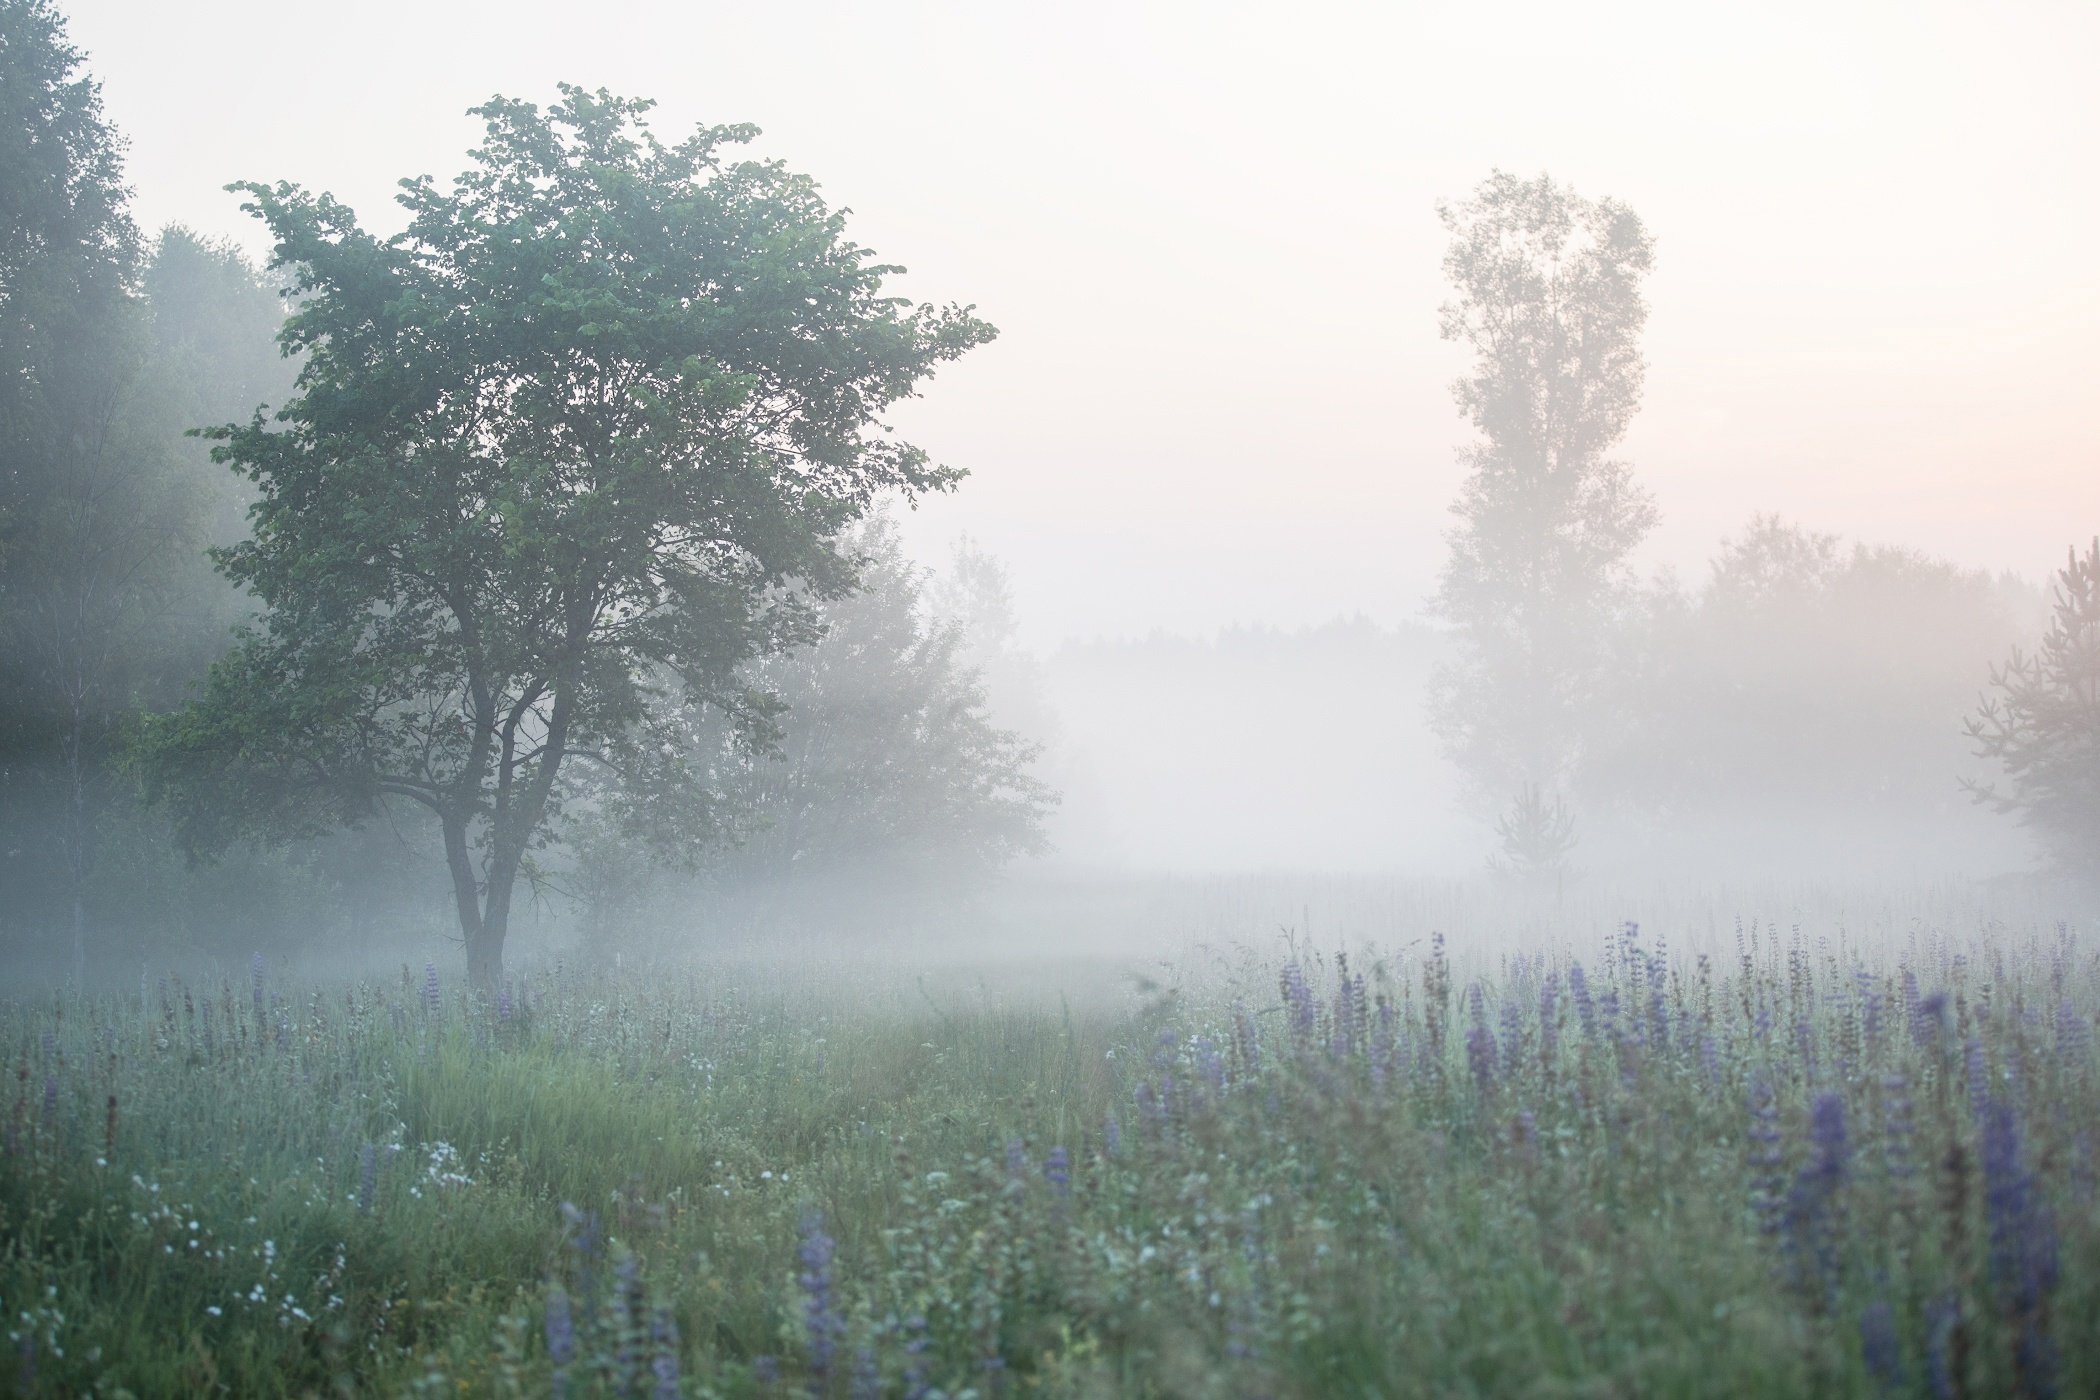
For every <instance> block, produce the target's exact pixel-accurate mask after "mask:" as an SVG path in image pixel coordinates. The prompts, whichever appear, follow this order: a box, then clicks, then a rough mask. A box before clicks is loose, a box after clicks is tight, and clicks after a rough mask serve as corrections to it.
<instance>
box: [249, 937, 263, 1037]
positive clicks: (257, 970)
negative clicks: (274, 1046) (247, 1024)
mask: <svg viewBox="0 0 2100 1400" xmlns="http://www.w3.org/2000/svg"><path fill="white" fill-rule="evenodd" d="M248 978H249V981H250V982H252V983H253V984H254V992H255V1024H256V1027H257V1028H258V1029H260V1028H261V1026H262V1024H263V955H262V954H261V953H257V954H256V955H255V956H254V957H252V958H250V959H249V960H248Z"/></svg>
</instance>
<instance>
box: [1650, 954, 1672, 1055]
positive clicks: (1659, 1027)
mask: <svg viewBox="0 0 2100 1400" xmlns="http://www.w3.org/2000/svg"><path fill="white" fill-rule="evenodd" d="M1666 972H1667V969H1666V968H1665V966H1664V964H1663V958H1662V954H1660V953H1657V954H1656V955H1655V956H1654V957H1652V958H1650V959H1648V1034H1649V1036H1650V1038H1651V1039H1653V1040H1654V1042H1655V1048H1656V1050H1657V1051H1658V1052H1661V1051H1664V1050H1667V1049H1669V1048H1670V1008H1669V1007H1668V1006H1667V1005H1666V1004H1665V1003H1664V1001H1663V985H1664V979H1665V974H1666Z"/></svg>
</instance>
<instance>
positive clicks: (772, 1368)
mask: <svg viewBox="0 0 2100 1400" xmlns="http://www.w3.org/2000/svg"><path fill="white" fill-rule="evenodd" d="M751 1378H752V1379H753V1380H755V1381H757V1382H758V1383H759V1384H760V1385H771V1384H773V1382H775V1381H777V1380H779V1379H780V1358H779V1357H777V1356H774V1355H773V1354H772V1353H771V1352H765V1353H761V1354H760V1355H758V1356H754V1357H752V1358H751Z"/></svg>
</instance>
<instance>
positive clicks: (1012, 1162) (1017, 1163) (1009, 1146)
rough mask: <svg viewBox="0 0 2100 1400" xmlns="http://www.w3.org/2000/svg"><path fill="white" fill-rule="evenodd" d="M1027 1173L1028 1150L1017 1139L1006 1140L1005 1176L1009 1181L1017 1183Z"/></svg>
mask: <svg viewBox="0 0 2100 1400" xmlns="http://www.w3.org/2000/svg"><path fill="white" fill-rule="evenodd" d="M1027 1173H1028V1149H1027V1148H1026V1147H1024V1146H1022V1144H1021V1140H1020V1139H1019V1138H1008V1139H1007V1140H1006V1175H1007V1179H1008V1180H1011V1181H1019V1180H1020V1179H1021V1178H1022V1177H1023V1176H1025V1175H1027Z"/></svg>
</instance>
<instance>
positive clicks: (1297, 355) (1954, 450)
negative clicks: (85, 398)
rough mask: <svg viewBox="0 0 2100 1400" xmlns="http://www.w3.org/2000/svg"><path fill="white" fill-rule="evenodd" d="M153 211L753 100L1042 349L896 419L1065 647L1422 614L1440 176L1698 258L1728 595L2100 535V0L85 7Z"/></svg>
mask: <svg viewBox="0 0 2100 1400" xmlns="http://www.w3.org/2000/svg"><path fill="white" fill-rule="evenodd" d="M71 14H72V17H73V21H72V28H73V34H74V37H75V39H76V41H77V42H79V43H80V44H81V45H82V46H83V47H84V48H86V49H87V50H88V51H89V56H90V62H91V65H92V68H93V71H94V72H95V73H96V74H97V75H98V76H99V77H100V78H101V79H102V80H103V83H104V95H105V100H106V102H107V105H108V109H109V112H110V114H111V115H112V116H113V117H114V118H115V120H116V121H117V123H118V124H119V125H120V126H121V127H122V128H123V130H124V131H125V132H126V133H127V134H128V136H129V137H130V141H131V158H130V175H131V180H132V183H133V184H134V186H135V188H136V190H137V199H138V205H137V207H138V213H139V215H140V218H141V222H142V223H144V224H145V225H146V226H148V227H149V228H150V227H153V226H155V225H157V224H159V223H161V222H164V221H167V220H181V221H184V222H187V223H189V224H191V225H193V226H195V227H197V228H199V229H201V230H205V231H208V232H231V233H236V234H238V235H240V236H241V237H243V238H244V240H246V241H249V242H250V243H251V244H253V243H254V236H253V233H252V231H251V230H249V229H246V228H244V227H243V224H244V223H245V220H244V219H243V217H242V216H241V215H240V214H239V213H238V211H237V209H236V201H235V200H234V199H233V198H232V197H231V196H228V195H226V194H224V193H222V192H221V191H220V189H219V187H220V186H221V185H223V184H224V183H225V182H227V181H229V180H233V179H267V180H276V179H290V180H294V181H297V182H299V183H301V184H305V185H308V186H311V187H314V188H318V189H326V190H330V191H332V192H334V193H335V194H336V195H338V196H339V197H341V198H343V199H345V200H347V201H349V202H350V203H351V204H353V205H354V206H355V207H356V208H357V209H358V210H359V211H360V213H361V214H362V215H363V216H364V217H365V219H366V221H367V223H368V225H370V226H374V227H380V228H385V229H389V230H390V229H392V228H394V227H396V226H398V219H397V217H396V212H395V210H394V209H393V207H392V206H391V204H390V202H389V201H390V198H391V194H392V182H393V180H394V179H396V178H397V177H399V176H403V175H411V174H423V173H429V174H433V175H436V176H438V177H440V178H441V179H445V178H449V177H450V176H451V175H452V174H454V173H455V172H456V171H458V170H459V169H460V168H461V167H462V166H463V165H464V163H465V161H464V152H465V150H466V148H467V147H468V146H469V145H470V144H472V143H473V141H474V139H475V137H476V135H477V129H476V125H475V123H474V122H473V121H472V120H471V119H469V118H467V117H465V116H464V115H462V114H463V111H464V109H465V108H466V107H468V106H469V105H472V104H474V103H476V102H479V101H481V100H483V99H485V98H486V97H488V96H489V95H490V94H492V93H496V92H501V93H504V94H506V95H509V96H516V97H525V98H530V99H534V100H546V99H549V98H551V97H552V96H553V95H554V85H555V83H556V82H557V81H561V80H569V81H574V82H579V83H583V84H585V85H588V86H592V87H597V86H604V87H609V88H611V89H613V90H614V91H616V92H621V93H625V94H628V95H635V96H648V97H655V98H657V99H659V101H660V102H661V107H660V108H659V111H658V114H657V122H656V124H657V126H658V129H659V130H660V131H661V132H662V133H663V134H664V135H666V136H667V137H675V136H677V135H679V134H682V133H683V132H684V130H686V129H687V128H689V127H690V125H692V124H693V123H696V122H702V121H705V122H730V121H752V122H756V123H758V124H759V125H760V126H762V127H763V128H765V135H764V137H763V138H762V139H761V142H760V143H759V146H758V149H759V151H761V152H762V153H763V154H766V155H771V156H779V157H781V158H783V159H785V160H787V161H788V162H789V163H790V164H791V165H792V166H794V167H796V168H798V169H801V170H804V171H806V172H808V173H810V174H811V175H813V176H815V177H816V178H817V179H818V180H819V181H820V182H821V183H822V184H823V186H824V188H825V191H826V193H827V194H828V196H829V197H830V198H831V199H832V200H833V201H834V202H836V203H839V204H843V205H846V206H849V207H850V208H852V209H853V211H854V214H855V217H854V220H853V225H852V227H853V231H854V234H855V236H856V237H857V238H858V239H859V240H860V241H861V242H863V243H865V244H867V245H869V246H871V247H872V248H874V249H875V250H876V251H877V252H879V253H880V254H882V255H883V257H884V258H885V259H886V260H889V261H895V262H901V263H904V264H907V265H908V266H909V267H910V268H911V274H910V276H909V277H908V278H907V279H905V281H904V283H903V285H902V287H901V290H903V291H904V292H906V293H907V294H909V295H913V296H916V297H921V298H925V299H932V300H941V301H947V300H951V299H952V300H961V301H969V302H975V303H976V304H977V306H978V307H979V309H980V311H981V313H982V314H983V315H985V316H986V317H987V318H989V319H990V320H991V321H993V322H994V323H995V324H997V325H998V326H999V327H1000V329H1001V331H1002V335H1001V338H1000V340H999V341H998V342H997V343H996V344H994V345H992V346H990V347H987V348H985V349H983V350H980V351H978V352H976V353H975V354H973V355H972V356H971V357H970V358H969V359H967V360H966V361H964V362H963V363H961V364H958V365H956V366H953V367H951V368H950V369H948V370H947V371H946V372H944V374H943V375H942V376H941V377H940V378H939V379H937V380H936V381H934V383H933V384H932V385H931V386H930V387H929V388H928V391H927V393H926V396H925V398H924V399H923V400H922V401H919V402H916V403H913V404H910V405H908V406H907V407H906V409H905V410H904V411H902V412H901V413H900V414H898V415H897V421H899V422H900V423H901V424H903V425H904V426H905V428H906V429H907V430H908V431H909V433H910V434H911V435H912V436H913V437H914V438H915V440H917V441H919V442H920V443H921V444H922V445H924V446H926V447H927V448H929V449H930V450H931V451H932V452H933V453H934V455H935V456H936V457H937V458H938V459H940V460H942V461H945V462H948V463H950V464H952V465H956V466H961V467H966V468H968V469H969V471H970V472H971V476H970V479H969V480H968V481H966V482H965V483H964V484H963V486H962V488H961V490H960V491H959V492H958V493H957V494H956V495H955V496H954V497H953V498H951V499H944V500H941V501H938V502H936V503H934V504H932V505H930V506H928V507H927V508H925V509H923V510H922V511H921V512H920V513H919V515H918V516H917V517H916V518H914V519H913V521H912V522H911V525H910V534H911V537H912V538H913V540H914V541H915V542H916V544H917V546H918V547H919V548H920V549H921V551H922V552H924V553H927V554H929V555H937V554H939V553H940V552H941V551H942V550H943V549H944V548H945V545H946V543H947V541H949V540H950V539H952V538H953V537H954V536H955V535H956V534H957V533H958V532H961V531H965V530H967V531H969V532H970V533H972V534H974V535H976V536H977V537H978V538H979V539H980V540H981V541H982V542H983V543H984V544H985V545H986V546H988V547H989V548H991V549H992V550H994V551H995V552H997V553H999V554H1001V555H1003V556H1004V557H1006V558H1007V559H1008V561H1009V563H1010V564H1011V566H1012V569H1013V573H1014V581H1015V584H1016V588H1017V592H1018V594H1019V601H1020V604H1021V610H1022V620H1023V624H1024V628H1025V635H1026V637H1027V638H1028V639H1029V640H1030V641H1031V642H1033V643H1034V644H1036V645H1038V646H1050V645H1055V644H1056V643H1057V642H1058V641H1060V640H1061V639H1063V638H1064V637H1067V636H1095V635H1101V634H1108V635H1133V634H1142V633H1145V632H1147V631H1150V630H1151V629H1153V628H1166V629H1170V630H1177V631H1183V632H1205V631H1210V630H1214V629H1216V628H1217V627H1219V626H1221V625H1225V624H1229V623H1235V622H1243V623H1244V622H1263V623H1271V624H1279V625H1287V626H1288V625H1296V624H1301V623H1307V622H1313V621H1319V620H1323V619H1326V618H1329V617H1332V616H1335V615H1337V614H1347V613H1356V612H1363V613H1367V614H1369V615H1370V616H1372V617H1374V618H1378V619H1383V620H1387V621H1397V620H1399V619H1402V618H1405V617H1409V616H1412V615H1415V614H1416V613H1417V612H1418V611H1419V609H1420V607H1421V604H1422V601H1423V599H1424V597H1425V595H1426V594H1427V593H1428V591H1429V590H1430V589H1431V587H1432V586H1433V584H1434V579H1435V575H1436V571H1437V568H1438V566H1439V564H1440V562H1441V559H1442V553H1443V545H1442V542H1441V535H1442V531H1443V530H1444V528H1445V525H1446V522H1447V516H1446V515H1445V506H1446V504H1447V503H1448V501H1449V500H1450V499H1451V497H1452V495H1453V493H1454V491H1455V489H1456V486H1457V482H1458V477H1459V473H1458V469H1457V467H1456V465H1455V464H1454V461H1453V450H1454V448H1455V447H1457V446H1458V445H1459V444H1461V443H1462V442H1464V441H1465V440H1466V433H1467V431H1468V430H1467V429H1466V428H1465V426H1464V425H1463V424H1462V423H1461V422H1460V420H1459V418H1458V417H1457V414H1456V411H1455V410H1454V409H1453V407H1452V405H1451V401H1450V398H1449V396H1448V393H1447V389H1446V385H1447V384H1448V382H1449V381H1450V380H1451V379H1452V378H1453V376H1454V375H1455V374H1456V373H1457V372H1458V370H1459V369H1460V367H1461V360H1460V359H1459V358H1458V352H1457V351H1456V350H1455V349H1454V348H1453V347H1451V346H1448V345H1446V344H1444V343H1442V342H1440V341H1439V340H1438V338H1437V334H1436V315H1435V312H1436V307H1437V305H1438V303H1439V302H1440V301H1441V300H1442V299H1443V297H1444V287H1443V284H1442V281H1441V275H1440V272H1439V267H1438V264H1439V259H1440V257H1441V254H1442V245H1443V234H1442V231H1441V229H1440V228H1439V226H1438V224H1437V221H1436V215H1435V206H1436V201H1437V200H1438V199H1439V198H1446V197H1461V196H1463V195H1464V194H1465V193H1466V192H1467V191H1468V190H1469V189H1470V188H1471V187H1472V186H1473V185H1474V184H1475V183H1476V182H1477V181H1479V180H1480V179H1481V178H1482V177H1483V176H1485V175H1486V174H1487V173H1488V172H1489V170H1490V169H1492V168H1494V167H1497V166H1500V167H1503V168H1505V169H1509V170H1512V171H1515V172H1517V173H1520V174H1526V175H1529V174H1532V173H1535V172H1537V171H1540V170H1547V171H1550V172H1552V173H1553V174H1554V175H1555V176H1556V177H1558V178H1560V179H1563V180H1566V181H1569V182H1571V183H1573V184H1574V185H1575V186H1576V187H1577V188H1578V189H1579V190H1580V191H1581V192H1583V193H1585V194H1588V195H1604V194H1609V195H1613V196H1616V197H1618V198H1620V199H1622V200H1624V201H1626V202H1627V203H1629V204H1631V205H1632V206H1633V207H1634V208H1635V209H1636V210H1637V211H1638V212H1639V213H1640V215H1641V216H1642V218H1643V219H1644V220H1646V222H1647V224H1648V226H1649V228H1650V230H1651V231H1652V232H1653V234H1654V235H1655V237H1656V240H1657V244H1658V264H1657V270H1656V272H1655V275H1654V277H1653V279H1652V281H1651V283H1650V299H1651V302H1652V305H1653V314H1652V317H1651V319H1650V322H1649V329H1648V334H1647V338H1646V349H1647V355H1648V359H1649V362H1650V366H1651V369H1650V375H1649V387H1648V394H1647V399H1646V407H1645V409H1644V411H1643V413H1642V415H1641V417H1640V418H1639V419H1638V420H1637V422H1636V426H1635V428H1634V430H1633V432H1632V434H1631V436H1630V437H1629V439H1628V441H1627V443H1626V445H1625V448H1624V451H1623V453H1622V455H1623V456H1625V457H1626V458H1627V459H1628V460H1630V461H1631V462H1632V463H1633V464H1634V466H1635V468H1636V471H1637V473H1638V475H1639V477H1640V479H1641V480H1642V481H1644V482H1645V483H1646V484H1647V485H1648V487H1649V488H1650V489H1651V490H1652V491H1653V492H1654V493H1655V495H1656V497H1657V498H1658V500H1659V502H1660V504H1661V507H1662V512H1663V524H1662V526H1661V528H1660V529H1659V530H1658V532H1657V534H1656V536H1655V537H1654V539H1653V540H1652V541H1651V544H1650V545H1649V547H1648V548H1647V549H1646V551H1645V559H1646V562H1647V563H1649V564H1651V565H1666V566H1670V567H1674V568H1676V569H1678V570H1679V571H1680V572H1683V573H1686V574H1693V573H1696V572H1697V571H1699V570H1700V569H1702V568H1703V561H1704V560H1705V559H1706V558H1707V557H1708V556H1709V555H1710V554H1711V552H1712V550H1713V548H1714V545H1715V543H1716V542H1717V541H1718V539H1719V538H1720V537H1721V536H1723V535H1725V534H1727V533H1729V532H1731V531H1733V530H1735V529H1738V528H1739V527H1740V526H1741V525H1742V524H1743V523H1744V522H1745V521H1746V520H1747V519H1748V518H1749V516H1750V515H1751V513H1752V512H1754V511H1760V510H1764V511H1780V512H1783V513H1785V514H1786V515H1788V516H1790V517H1793V518H1797V519H1799V520H1801V521H1803V522H1804V523H1807V524H1809V525H1812V526H1815V527H1817V528H1820V529H1828V530H1835V531H1839V532H1842V533H1845V534H1847V535H1851V536H1856V537H1864V538H1868V539H1873V540H1882V541H1891V542H1900V543H1906V544H1913V545H1917V546H1920V547H1922V548H1925V549H1928V550H1931V551H1933V552H1936V553H1940V554H1944V555H1946V556H1948V557H1951V558H1953V559H1956V560H1958V561H1960V562H1963V563H1967V564H1974V565H1982V566H1988V567H1991V568H2010V569H2017V570H2020V571H2022V572H2025V573H2028V574H2030V575H2036V576H2038V575H2040V574H2041V573H2042V572H2043V571H2044V570H2046V569H2047V568H2049V567H2051V566H2052V565H2053V564H2054V563H2055V562H2056V561H2058V560H2059V559H2060V558H2061V556H2062V553H2063V550H2064V548H2065V547H2066V546H2067V545H2068V544H2069V543H2071V542H2072V541H2073V540H2078V539H2083V538H2086V537H2089V536H2091V535H2093V534H2094V533H2096V532H2100V395H2096V392H2095V390H2096V387H2100V259H2096V257H2095V253H2096V251H2100V242H2096V229H2100V179H2096V178H2095V177H2096V175H2100V82H2096V81H2094V78H2093V74H2094V73H2095V72H2096V71H2100V6H2093V5H2090V4H2025V5H2022V4H2011V3H1998V4H1991V5H1939V4H1930V3H1917V0H1906V2H1905V3H1879V4H1858V5H1847V4H1832V3H1814V4H1801V5H1784V6H1781V5H1768V6H1760V5H1748V4H1740V5H1731V6H1712V5H1687V4H1683V3H1681V2H1680V3H1670V4H1657V5H1652V6H1637V5H1616V4H1614V5H1605V4H1594V3H1592V4H1584V3H1568V0H1556V2H1555V3H1547V4H1538V5H1491V4H1457V3H1446V4H1440V5H1434V6H1398V5H1390V4H1385V5H1355V6H1351V5H1329V6H1316V5H1306V4H1295V5H1281V4H1276V5H1228V4H1216V3H1212V4H1190V5H1185V6H1164V5H1140V4H1130V3H1119V4H1094V3H1058V4H1054V5H1034V6H1023V5H986V4H981V3H980V4H947V5H943V4H885V3H879V0H877V2H875V3H869V0H859V2H858V3H852V4H836V5H822V4H801V5H796V4H772V5H751V4H740V5H735V6H729V5H720V4H713V3H691V2H690V0H688V2H687V3H654V2H650V3H644V2H643V0H619V2H617V3H604V2H603V0H601V3H598V4H595V5H588V6H585V5H564V6H554V5H548V4H538V3H530V2H529V0H527V2H523V3H521V2H519V0H513V2H512V3H504V4H469V3H458V0H417V3H412V4H411V3H404V2H403V0H375V2H374V3H366V4H363V5H360V6H348V5H343V6H326V7H323V6H303V7H302V6H293V7H287V6H284V5H281V4H269V5H265V4H261V3H211V0H192V2H191V3H188V4H184V5H179V6H178V5H168V4H166V3H165V0H156V3H150V4H149V3H135V2H134V0H77V3H75V4H74V5H72V6H71Z"/></svg>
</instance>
